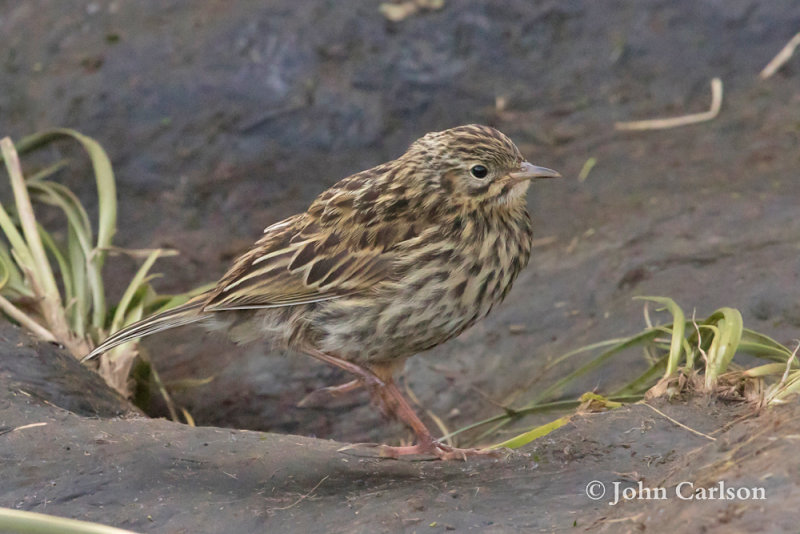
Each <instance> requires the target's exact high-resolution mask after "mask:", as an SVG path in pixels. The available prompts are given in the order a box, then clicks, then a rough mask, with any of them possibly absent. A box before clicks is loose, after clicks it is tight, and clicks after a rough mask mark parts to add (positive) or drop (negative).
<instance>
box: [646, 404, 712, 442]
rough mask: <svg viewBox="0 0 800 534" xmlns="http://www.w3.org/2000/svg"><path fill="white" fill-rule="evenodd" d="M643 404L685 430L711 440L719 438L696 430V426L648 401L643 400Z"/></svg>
mask: <svg viewBox="0 0 800 534" xmlns="http://www.w3.org/2000/svg"><path fill="white" fill-rule="evenodd" d="M642 404H644V405H645V406H647V407H648V408H650V409H651V410H653V411H654V412H656V413H657V414H658V415H660V416H661V417H663V418H665V419H667V420H668V421H670V422H671V423H673V424H676V425H678V426H679V427H681V428H683V429H684V430H688V431H689V432H691V433H692V434H695V435H697V436H700V437H701V438H706V439H707V440H710V441H717V438H715V437H712V436H709V435H708V434H704V433H702V432H700V431H699V430H695V429H694V428H691V427H688V426H686V425H684V424H683V423H681V422H680V421H678V420H676V419H673V418H672V417H670V416H668V415H667V414H665V413H664V412H662V411H661V410H659V409H658V408H656V407H654V406H651V405H649V404H647V403H646V402H643V403H642Z"/></svg>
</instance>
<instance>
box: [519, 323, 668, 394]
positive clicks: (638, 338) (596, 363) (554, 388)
mask: <svg viewBox="0 0 800 534" xmlns="http://www.w3.org/2000/svg"><path fill="white" fill-rule="evenodd" d="M662 333H663V329H662V328H659V327H654V328H648V329H647V330H644V331H642V332H640V333H638V334H636V335H634V336H631V337H629V338H626V339H625V340H624V341H622V342H621V343H617V344H616V345H614V346H612V347H611V348H610V349H607V350H605V351H603V352H602V353H600V354H599V355H598V356H595V357H594V358H592V360H590V361H589V362H587V363H585V364H583V365H582V366H580V367H578V368H577V369H576V370H574V371H572V372H571V373H569V374H568V375H567V376H565V377H564V378H562V379H560V380H558V381H556V383H555V384H553V385H551V386H550V387H548V388H546V389H545V390H544V391H542V392H541V393H539V394H538V395H536V396H535V397H534V398H533V400H532V401H531V402H529V403H528V404H527V405H525V408H529V407H531V406H534V405H536V404H539V403H540V402H541V401H543V400H545V399H548V398H551V397H553V396H555V395H558V394H559V393H560V392H561V390H562V389H563V388H564V386H566V385H567V384H569V383H570V382H572V381H573V380H575V379H577V378H580V377H581V376H584V375H586V374H588V373H590V372H591V371H594V370H595V369H597V368H598V367H600V366H601V365H603V364H604V363H605V362H606V361H607V360H608V359H610V358H612V357H613V356H615V355H617V354H619V353H620V352H622V351H624V350H626V349H628V348H630V347H634V346H636V345H639V344H641V343H644V342H648V341H653V340H654V339H655V338H656V337H658V336H659V334H662ZM525 408H523V409H525Z"/></svg>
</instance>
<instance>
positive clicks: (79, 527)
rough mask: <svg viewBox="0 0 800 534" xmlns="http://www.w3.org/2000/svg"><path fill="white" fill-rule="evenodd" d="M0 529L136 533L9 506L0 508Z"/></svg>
mask: <svg viewBox="0 0 800 534" xmlns="http://www.w3.org/2000/svg"><path fill="white" fill-rule="evenodd" d="M0 531H3V532H15V533H18V534H136V533H135V532H132V531H130V530H122V529H119V528H115V527H109V526H106V525H101V524H99V523H89V522H87V521H79V520H77V519H68V518H66V517H57V516H54V515H46V514H40V513H37V512H28V511H23V510H12V509H10V508H0Z"/></svg>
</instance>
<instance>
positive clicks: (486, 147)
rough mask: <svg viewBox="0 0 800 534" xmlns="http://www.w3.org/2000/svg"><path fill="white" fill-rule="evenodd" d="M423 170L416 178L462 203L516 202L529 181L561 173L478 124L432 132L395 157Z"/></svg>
mask: <svg viewBox="0 0 800 534" xmlns="http://www.w3.org/2000/svg"><path fill="white" fill-rule="evenodd" d="M400 159H401V160H404V159H405V160H408V161H410V162H413V163H414V164H415V165H416V166H419V167H421V168H422V169H425V171H424V172H422V173H415V174H417V176H416V178H417V179H420V180H424V181H425V189H427V190H428V191H429V192H431V193H435V192H440V193H444V194H446V195H447V196H448V197H450V201H451V202H456V203H458V204H461V205H463V206H465V207H468V208H474V207H477V206H486V205H497V204H499V205H506V206H521V205H524V203H525V193H526V192H527V190H528V186H529V185H530V181H531V180H535V179H540V178H555V177H558V176H561V175H560V174H559V173H557V172H556V171H554V170H551V169H547V168H545V167H537V166H536V165H533V164H531V163H528V162H527V161H526V160H525V158H524V157H522V154H521V153H520V151H519V149H518V148H517V146H516V145H515V144H514V143H513V142H512V141H511V139H509V138H508V137H507V136H506V135H505V134H503V133H501V132H499V131H497V130H495V129H494V128H490V127H488V126H482V125H478V124H469V125H466V126H458V127H456V128H451V129H449V130H444V131H441V132H432V133H429V134H427V135H425V136H424V137H422V138H420V139H418V140H417V141H415V142H414V143H413V144H412V145H411V147H410V148H409V149H408V151H407V152H406V153H405V154H404V155H403V156H402V157H401V158H400Z"/></svg>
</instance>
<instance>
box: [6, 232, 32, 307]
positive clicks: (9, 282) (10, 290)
mask: <svg viewBox="0 0 800 534" xmlns="http://www.w3.org/2000/svg"><path fill="white" fill-rule="evenodd" d="M0 269H2V270H3V275H2V277H3V279H4V282H3V284H2V286H0V292H2V293H3V294H5V295H6V296H21V297H33V292H32V291H31V290H30V288H29V287H28V286H26V285H25V282H24V280H23V277H22V273H20V272H19V269H18V268H17V266H16V263H15V262H14V259H13V258H12V257H11V254H9V252H8V248H6V245H5V243H3V242H2V241H0Z"/></svg>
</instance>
